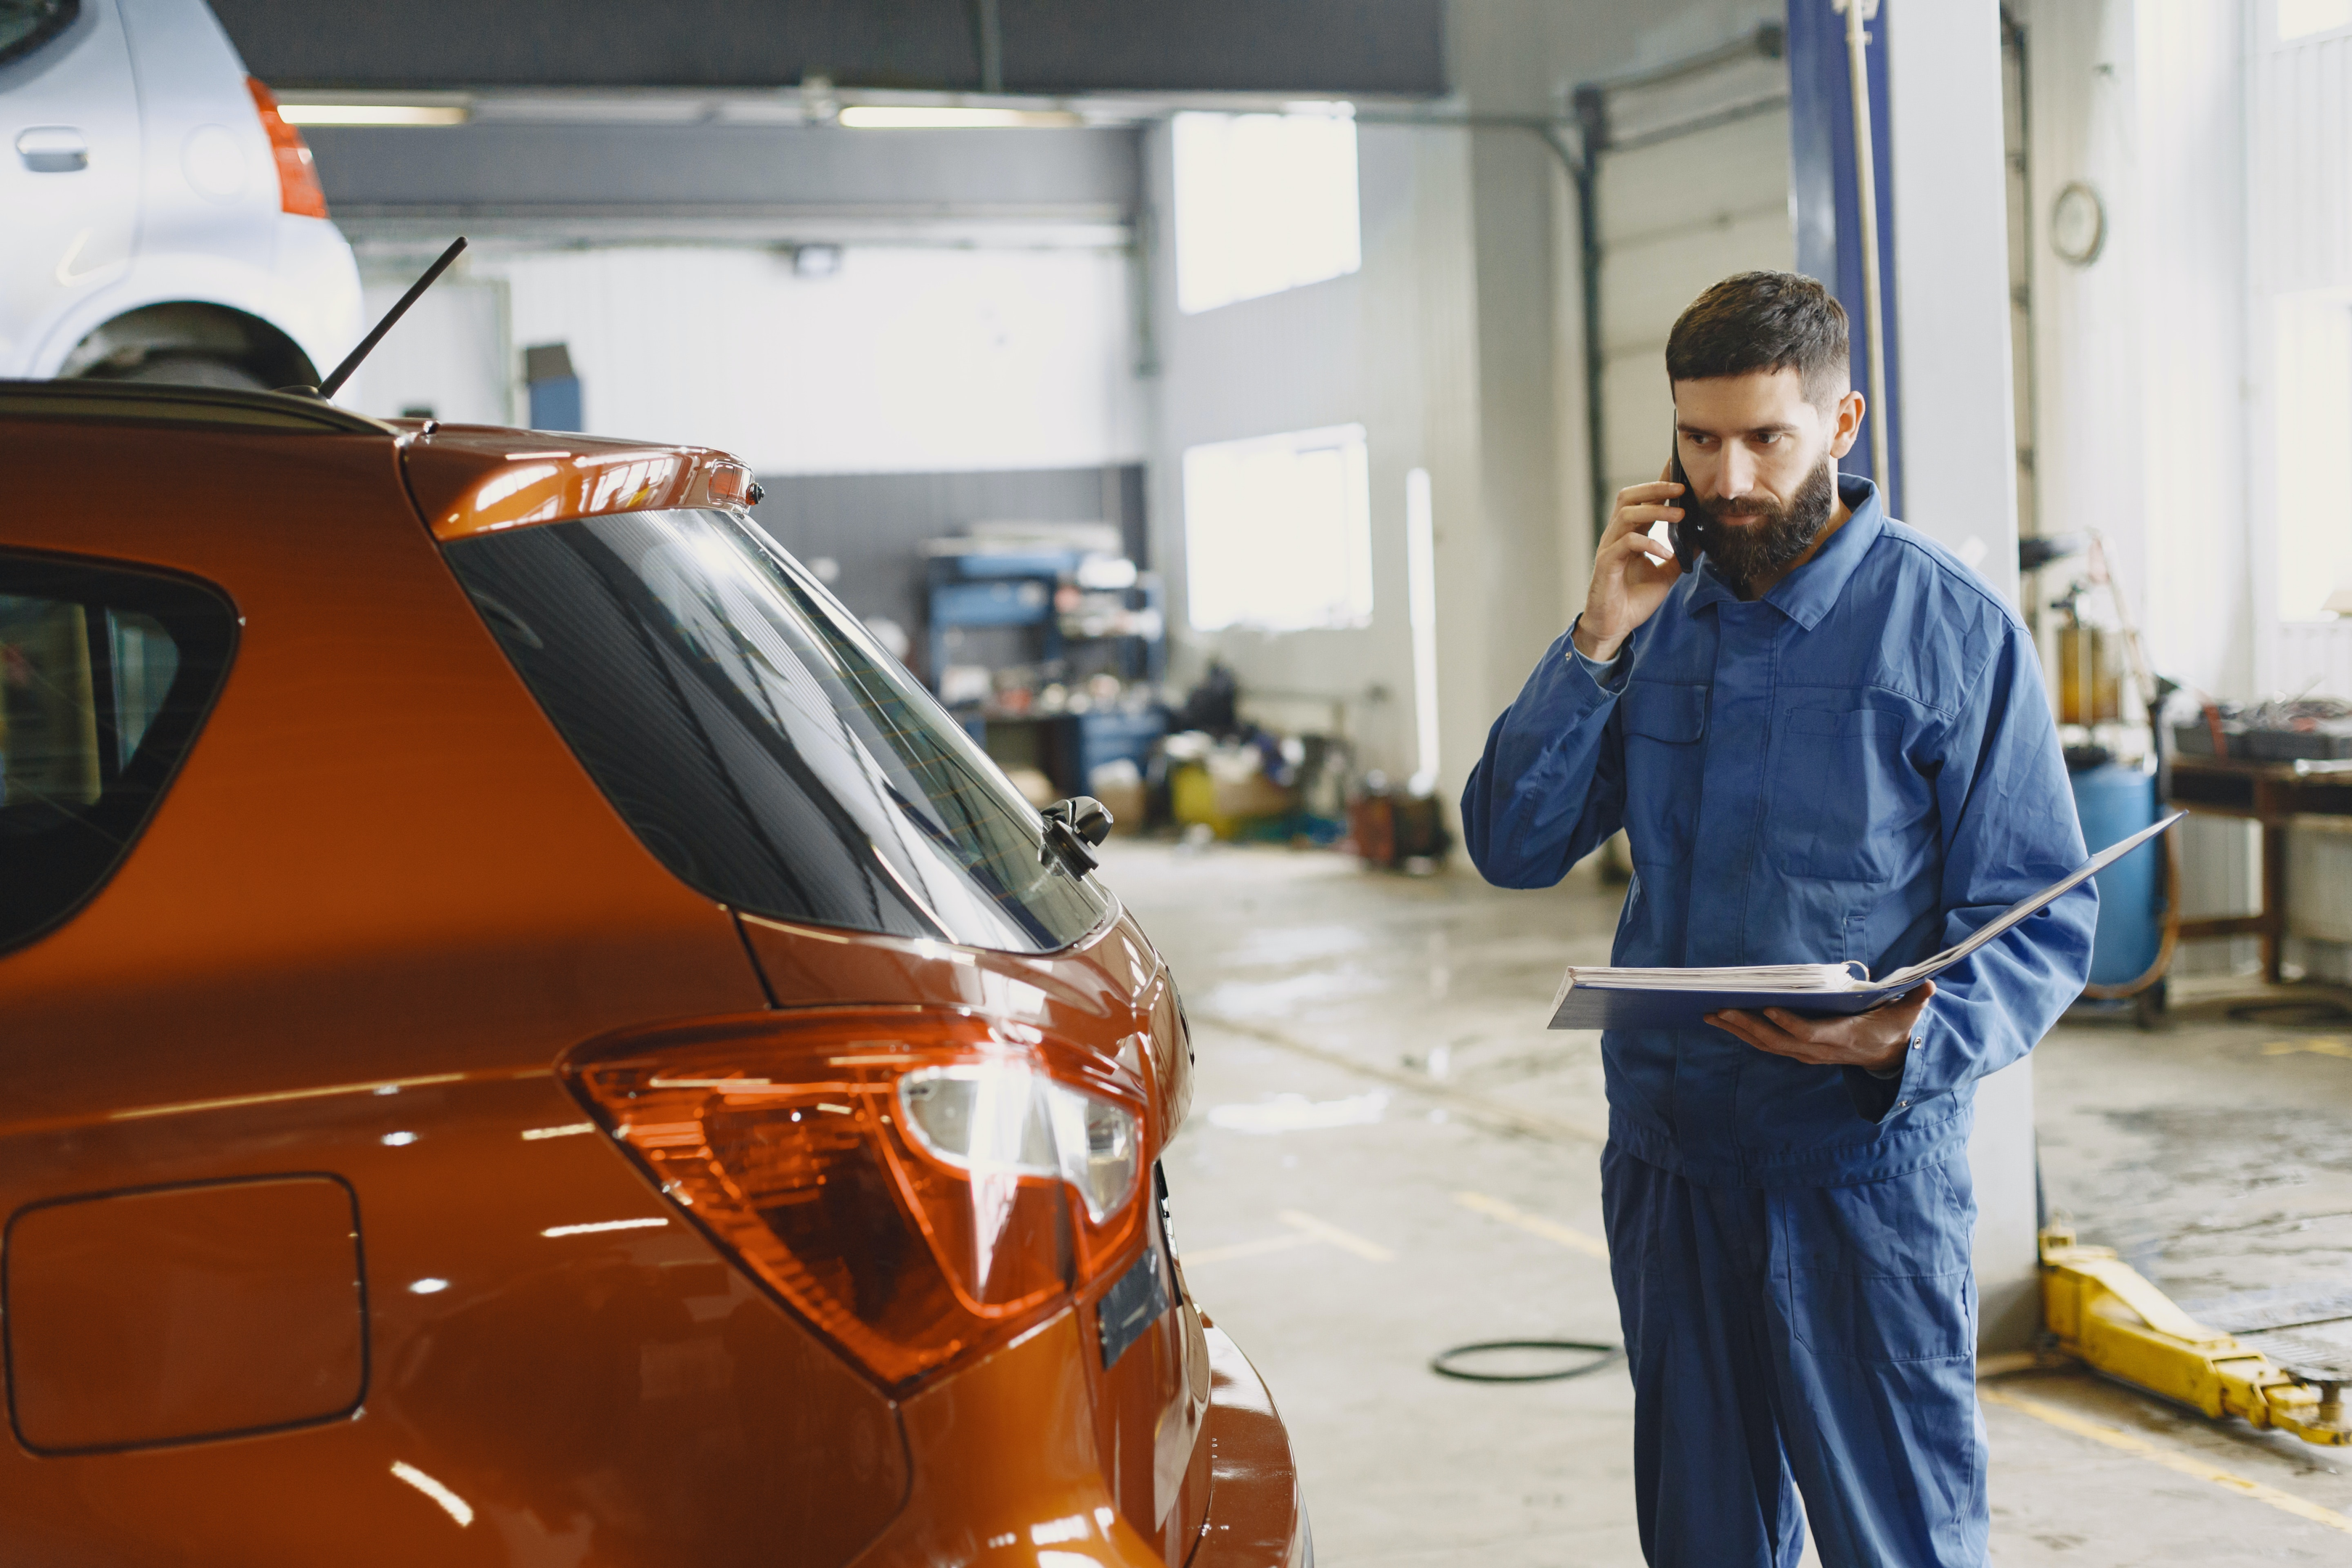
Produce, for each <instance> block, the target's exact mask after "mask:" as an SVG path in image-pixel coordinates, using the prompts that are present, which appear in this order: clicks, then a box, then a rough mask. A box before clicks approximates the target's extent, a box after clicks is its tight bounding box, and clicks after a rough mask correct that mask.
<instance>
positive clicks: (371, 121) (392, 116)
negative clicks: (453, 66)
mask: <svg viewBox="0 0 2352 1568" xmlns="http://www.w3.org/2000/svg"><path fill="white" fill-rule="evenodd" d="M278 114H279V116H280V117H282V118H283V119H284V120H285V121H286V123H287V124H289V125H463V124H465V123H466V121H467V110H466V106H465V105H464V104H462V103H285V102H280V103H279V104H278Z"/></svg>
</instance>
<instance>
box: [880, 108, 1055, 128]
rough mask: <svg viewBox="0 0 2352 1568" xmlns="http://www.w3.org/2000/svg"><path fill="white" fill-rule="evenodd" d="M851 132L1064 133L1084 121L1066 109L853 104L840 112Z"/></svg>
mask: <svg viewBox="0 0 2352 1568" xmlns="http://www.w3.org/2000/svg"><path fill="white" fill-rule="evenodd" d="M841 123H842V124H844V125H846V126H848V127H849V128H850V129H852V130H854V131H1001V130H1013V129H1021V130H1034V131H1066V130H1069V129H1071V128H1073V127H1075V126H1079V125H1084V124H1085V123H1086V121H1084V120H1082V119H1080V118H1079V117H1078V116H1076V114H1073V113H1071V112H1070V111H1069V110H1066V109H961V108H948V107H937V108H935V107H931V106H929V105H921V104H907V103H854V104H851V105H850V106H849V107H848V108H846V109H844V110H842V111H841Z"/></svg>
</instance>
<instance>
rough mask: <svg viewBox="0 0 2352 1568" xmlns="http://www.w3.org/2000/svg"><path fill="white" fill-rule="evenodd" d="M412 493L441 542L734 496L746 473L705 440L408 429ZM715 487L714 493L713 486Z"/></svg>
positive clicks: (742, 488)
mask: <svg viewBox="0 0 2352 1568" xmlns="http://www.w3.org/2000/svg"><path fill="white" fill-rule="evenodd" d="M403 427H404V428H414V429H416V430H418V431H419V432H420V438H419V439H418V440H416V441H415V442H413V443H411V444H410V445H409V447H408V448H407V451H406V465H405V472H406V474H407V477H408V487H409V492H410V493H411V494H412V495H413V496H414V497H415V500H416V509H417V510H418V511H419V512H421V513H423V514H424V517H425V522H426V524H427V525H428V526H429V527H430V528H431V529H432V530H433V537H434V538H436V539H437V540H439V541H441V542H443V543H444V544H447V543H453V542H456V541H457V540H461V539H471V538H473V537H474V536H475V535H477V534H482V533H495V532H498V531H501V530H504V529H509V528H520V527H524V526H527V525H529V524H531V523H537V522H551V521H568V520H571V519H573V518H582V517H594V516H597V515H599V514H602V513H605V512H620V511H649V510H659V509H662V508H666V507H706V506H714V505H719V504H722V501H728V502H736V503H740V500H741V499H742V498H743V497H744V496H745V495H746V494H748V492H749V489H750V486H751V470H750V469H749V468H745V467H744V466H743V464H742V463H741V461H740V460H739V459H737V458H732V457H730V456H729V455H728V454H726V453H724V452H719V451H714V450H712V449H711V448H710V447H666V446H656V445H654V444H652V443H649V442H645V441H621V440H614V439H611V438H609V437H595V436H582V435H577V434H575V433H573V432H572V431H568V430H565V431H553V432H519V431H514V430H504V429H499V428H496V427H494V426H487V425H440V424H436V425H435V426H434V427H433V429H432V431H431V433H430V435H429V436H427V435H423V434H422V426H408V425H406V424H405V423H404V424H403ZM714 484H715V485H716V486H717V489H716V490H715V491H714V489H713V486H714Z"/></svg>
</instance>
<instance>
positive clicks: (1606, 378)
mask: <svg viewBox="0 0 2352 1568" xmlns="http://www.w3.org/2000/svg"><path fill="white" fill-rule="evenodd" d="M1598 205H1599V207H1600V214H1601V247H1602V248H1601V255H1602V261H1601V353H1602V355H1603V360H1602V365H1603V368H1602V374H1601V386H1602V395H1603V406H1604V409H1605V411H1606V415H1607V430H1608V442H1609V454H1608V480H1609V488H1610V489H1611V490H1612V492H1614V491H1615V490H1618V489H1622V488H1623V487H1625V486H1627V485H1632V484H1641V483H1643V482H1645V481H1650V480H1654V479H1656V478H1657V477H1658V470H1659V468H1661V467H1662V466H1664V463H1665V461H1666V458H1667V457H1668V455H1669V451H1670V443H1671V440H1672V437H1673V422H1674V395H1673V392H1672V391H1671V389H1670V388H1669V387H1668V386H1667V384H1666V367H1665V351H1666V333H1667V332H1668V331H1671V330H1672V329H1673V327H1674V324H1675V317H1677V316H1679V315H1681V314H1682V312H1683V310H1685V308H1686V307H1687V306H1688V305H1689V304H1690V302H1691V301H1692V300H1694V299H1696V298H1697V297H1698V295H1699V294H1700V293H1701V292H1702V291H1703V290H1704V289H1706V288H1707V287H1708V285H1710V284H1713V283H1716V282H1717V281H1720V280H1721V279H1725V278H1727V277H1729V276H1730V275H1731V274H1733V273H1735V272H1745V271H1748V270H1749V269H1751V268H1769V269H1772V270H1780V271H1785V270H1787V269H1789V268H1793V267H1794V266H1795V265H1796V257H1797V246H1796V238H1795V236H1794V234H1793V233H1792V231H1791V230H1790V226H1789V114H1788V110H1785V109H1780V110H1772V111H1770V112H1769V113H1763V114H1759V115H1756V116H1755V117H1753V118H1751V119H1746V120H1739V121H1734V122H1732V123H1731V124H1728V125H1718V126H1715V127H1712V128H1710V129H1707V130H1704V131H1697V132H1691V133H1689V134H1687V135H1682V136H1675V137H1673V138H1671V139H1669V140H1665V141H1662V142H1654V143H1652V144H1651V145H1649V146H1646V147H1639V148H1635V149H1633V150H1631V151H1629V152H1623V153H1608V154H1606V155H1605V156H1603V157H1602V159H1601V180H1600V189H1599V193H1598Z"/></svg>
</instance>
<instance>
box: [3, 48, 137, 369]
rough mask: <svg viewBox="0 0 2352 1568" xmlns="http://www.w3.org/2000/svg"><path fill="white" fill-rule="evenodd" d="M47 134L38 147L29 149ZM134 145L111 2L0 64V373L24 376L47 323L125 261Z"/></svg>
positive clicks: (129, 89) (128, 88) (130, 98)
mask: <svg viewBox="0 0 2352 1568" xmlns="http://www.w3.org/2000/svg"><path fill="white" fill-rule="evenodd" d="M44 133H46V138H45V140H37V139H43V138H44ZM51 142H53V143H54V145H55V149H56V150H55V151H54V152H52V153H48V154H47V155H46V156H44V155H42V154H40V153H35V152H33V151H32V150H31V149H33V148H34V147H35V146H37V145H43V144H47V143H51ZM75 146H79V147H80V148H81V149H82V152H81V154H80V155H81V157H82V159H83V162H82V163H81V165H80V166H79V167H73V166H70V165H71V164H72V162H73V153H72V152H71V151H70V149H71V148H73V147H75ZM141 159H142V149H141V144H140V137H139V89H138V84H137V82H136V80H135V79H133V77H132V75H131V49H130V46H129V44H128V43H127V42H126V41H125V39H124V37H123V35H122V22H121V17H120V16H118V15H117V14H116V12H115V10H114V8H113V6H111V5H95V4H94V5H85V6H84V7H83V8H82V12H81V15H79V16H77V17H75V18H74V20H73V21H72V23H71V24H69V25H68V26H67V27H66V28H65V30H64V31H63V32H61V33H59V34H58V35H57V36H56V37H52V38H50V39H49V40H48V41H47V42H46V43H44V44H42V45H40V46H39V47H37V48H35V49H34V50H33V51H32V52H31V53H30V54H27V55H24V56H22V57H20V58H16V59H13V60H10V61H8V62H7V63H6V64H5V65H0V212H5V213H6V214H7V215H8V223H7V232H6V237H5V238H0V374H32V373H31V372H30V370H29V368H28V367H29V366H30V365H31V364H32V363H35V362H37V360H38V359H40V358H41V357H43V356H42V354H41V350H42V349H43V347H44V346H45V344H46V342H47V338H48V335H49V331H50V324H51V323H52V322H53V321H56V320H57V319H58V318H59V317H60V316H62V315H64V314H66V313H68V312H69V311H70V310H72V309H73V308H74V307H75V306H76V305H77V304H78V303H79V302H80V301H82V300H86V299H89V298H91V297H95V296H97V295H99V294H100V293H102V292H103V291H104V290H106V289H107V288H108V287H109V286H110V285H111V284H113V283H116V282H119V281H120V280H121V278H122V277H123V275H124V274H125V273H126V272H128V271H129V270H130V267H131V256H132V253H133V252H134V251H135V250H136V249H137V247H138V244H139V199H140V189H141V176H140V163H141ZM37 165H44V166H37ZM70 346H71V345H70V344H69V345H68V347H70ZM63 357H64V351H63V350H60V351H58V358H60V359H62V358H63Z"/></svg>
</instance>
